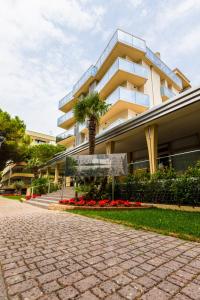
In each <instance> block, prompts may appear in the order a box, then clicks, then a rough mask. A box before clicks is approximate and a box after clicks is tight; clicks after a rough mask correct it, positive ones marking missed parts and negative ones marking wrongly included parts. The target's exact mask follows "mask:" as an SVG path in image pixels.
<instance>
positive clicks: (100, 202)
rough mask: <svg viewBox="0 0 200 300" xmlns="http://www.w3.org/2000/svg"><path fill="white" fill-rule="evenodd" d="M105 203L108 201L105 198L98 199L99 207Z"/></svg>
mask: <svg viewBox="0 0 200 300" xmlns="http://www.w3.org/2000/svg"><path fill="white" fill-rule="evenodd" d="M107 203H108V202H107V200H100V201H99V206H100V207H103V206H106V204H107Z"/></svg>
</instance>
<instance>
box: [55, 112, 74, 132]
mask: <svg viewBox="0 0 200 300" xmlns="http://www.w3.org/2000/svg"><path fill="white" fill-rule="evenodd" d="M73 122H74V113H73V111H72V110H70V111H68V112H67V113H66V114H64V115H62V116H60V117H59V118H58V120H57V125H58V126H59V127H61V128H64V129H65V128H66V127H67V126H70V125H72V124H73Z"/></svg>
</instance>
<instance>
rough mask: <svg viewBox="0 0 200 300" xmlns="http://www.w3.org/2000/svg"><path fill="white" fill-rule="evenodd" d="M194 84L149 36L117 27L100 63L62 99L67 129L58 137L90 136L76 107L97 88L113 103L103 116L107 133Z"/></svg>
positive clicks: (68, 141) (65, 140) (74, 140)
mask: <svg viewBox="0 0 200 300" xmlns="http://www.w3.org/2000/svg"><path fill="white" fill-rule="evenodd" d="M189 87H190V82H189V80H188V79H187V78H186V77H185V75H184V74H182V73H181V72H180V71H179V70H178V69H175V70H174V71H172V70H171V69H170V68H169V67H168V66H167V65H166V64H165V63H164V62H163V61H162V60H161V58H160V54H159V53H153V52H152V51H151V50H150V49H149V48H148V47H147V45H146V42H145V41H144V40H143V39H140V38H138V37H135V36H133V35H131V34H129V33H126V32H123V31H121V30H117V31H116V32H115V34H114V35H113V37H112V38H111V40H110V41H109V43H108V45H107V47H106V48H105V49H104V51H103V53H102V55H101V56H100V58H99V59H98V61H97V63H96V64H95V65H93V66H91V67H90V68H89V69H88V70H87V71H86V72H85V73H84V74H83V75H82V77H81V78H80V80H79V81H78V82H77V83H75V85H74V86H73V88H72V90H71V91H70V92H69V93H68V94H67V95H66V96H65V97H64V98H62V99H61V100H60V101H59V110H61V111H62V112H63V113H64V114H63V115H62V116H61V117H59V118H58V122H57V124H58V126H59V127H61V128H63V129H65V131H64V132H63V133H61V134H60V135H58V136H57V142H58V143H60V144H62V145H64V146H66V148H67V149H71V148H73V147H75V146H77V145H79V144H81V143H83V142H85V141H87V139H88V130H87V122H86V123H85V124H83V125H78V124H75V120H74V116H73V110H72V109H73V105H74V103H75V102H76V101H79V100H80V99H81V98H82V97H84V96H85V95H86V94H87V93H89V92H91V91H97V92H98V93H99V95H100V98H101V99H102V100H103V101H106V102H107V103H109V104H111V106H110V109H109V111H108V112H107V113H106V114H105V115H104V116H103V117H102V118H101V120H100V126H99V130H98V133H97V134H101V133H103V132H105V131H106V130H109V129H111V128H114V127H115V126H117V125H119V124H122V123H123V122H125V121H127V120H129V119H132V118H135V117H136V116H137V115H139V114H141V113H143V112H144V111H146V110H148V109H150V108H152V107H154V106H156V105H159V104H161V103H162V102H164V101H166V100H168V99H170V98H173V97H174V96H175V95H177V94H178V93H180V92H182V91H183V90H185V89H187V88H189Z"/></svg>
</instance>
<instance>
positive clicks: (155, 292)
mask: <svg viewBox="0 0 200 300" xmlns="http://www.w3.org/2000/svg"><path fill="white" fill-rule="evenodd" d="M157 299H158V300H167V299H170V295H169V294H167V293H166V292H164V291H162V290H160V289H159V288H157V287H154V288H153V289H151V290H150V291H149V292H147V293H146V294H144V295H143V296H142V297H141V300H157Z"/></svg>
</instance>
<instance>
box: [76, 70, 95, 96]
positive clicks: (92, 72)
mask: <svg viewBox="0 0 200 300" xmlns="http://www.w3.org/2000/svg"><path fill="white" fill-rule="evenodd" d="M96 73H97V67H96V66H93V65H92V66H90V67H89V69H88V70H87V71H86V72H85V73H84V74H83V76H82V77H81V78H80V79H79V80H78V81H77V83H76V84H75V85H74V87H73V93H74V94H75V93H76V92H77V91H78V90H79V89H80V88H81V86H82V85H83V84H84V83H85V82H86V81H87V80H88V79H89V78H90V77H92V76H95V75H96Z"/></svg>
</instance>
